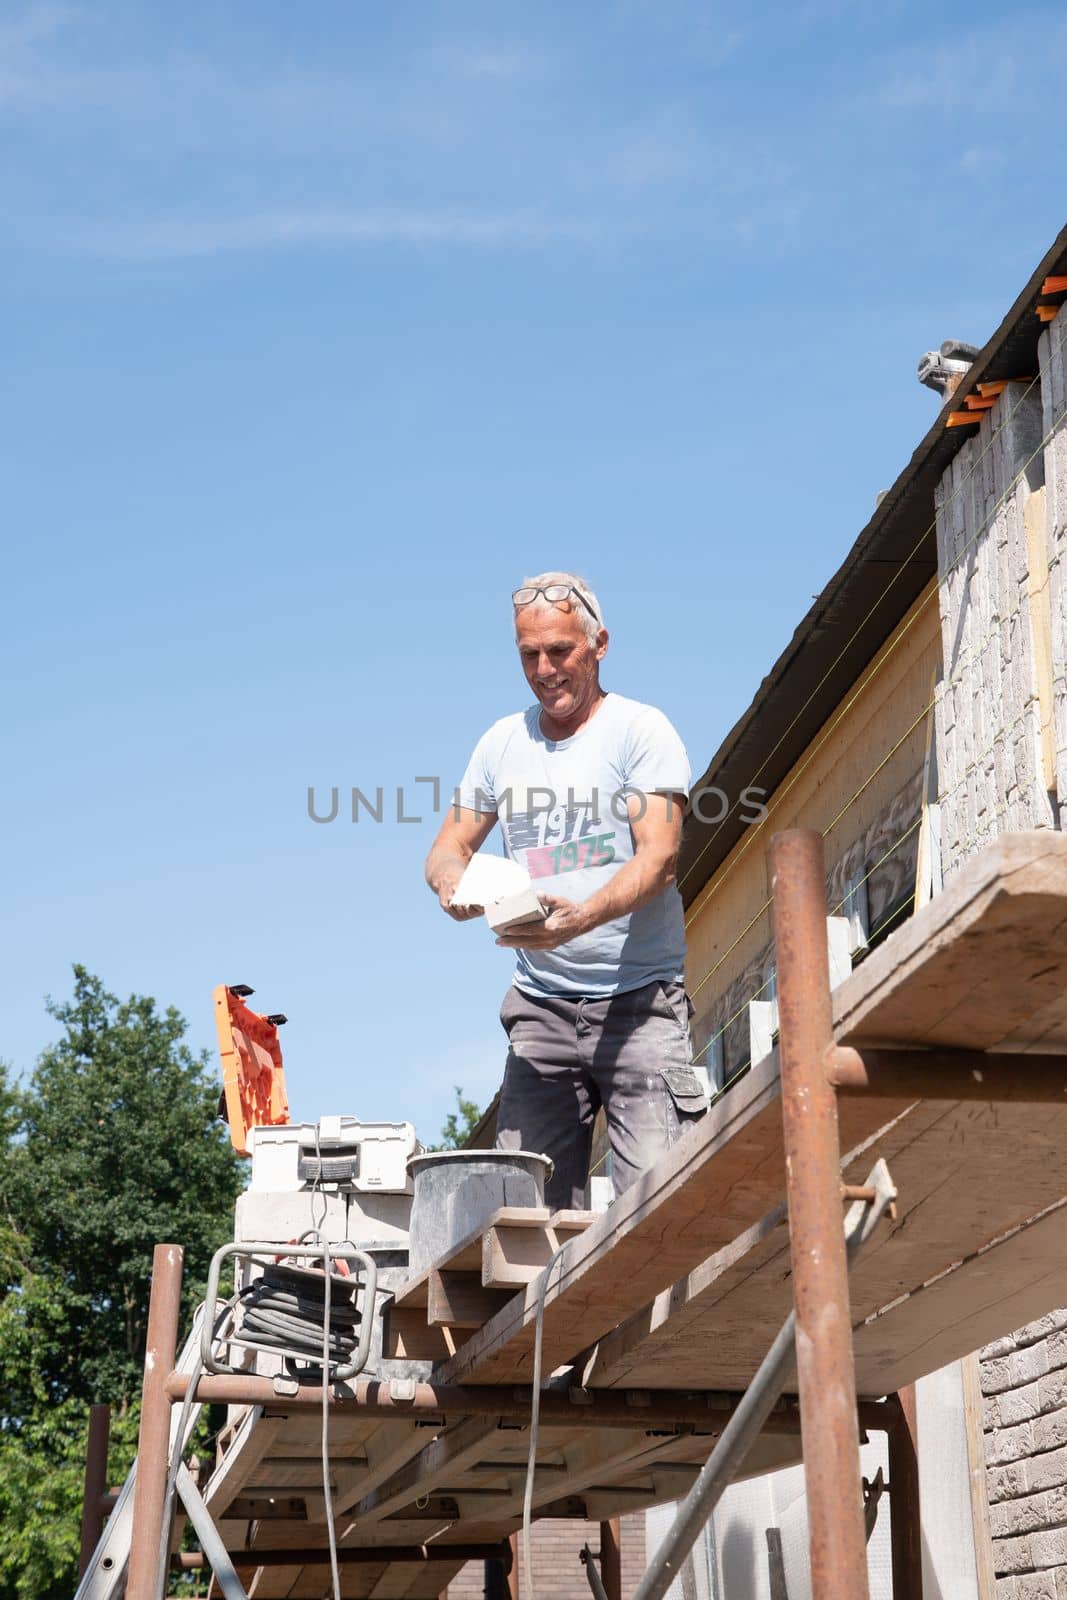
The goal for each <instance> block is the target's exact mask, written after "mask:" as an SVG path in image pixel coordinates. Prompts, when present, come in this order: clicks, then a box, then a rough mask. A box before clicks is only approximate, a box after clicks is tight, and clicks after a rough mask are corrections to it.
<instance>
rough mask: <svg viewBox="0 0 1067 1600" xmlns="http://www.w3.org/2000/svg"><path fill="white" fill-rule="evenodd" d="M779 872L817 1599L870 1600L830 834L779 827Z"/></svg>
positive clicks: (782, 1002) (783, 1037)
mask: <svg viewBox="0 0 1067 1600" xmlns="http://www.w3.org/2000/svg"><path fill="white" fill-rule="evenodd" d="M771 869H772V875H773V888H774V928H775V943H776V950H777V965H778V1057H779V1062H780V1065H781V1074H782V1119H783V1122H784V1127H785V1164H786V1192H787V1195H788V1200H789V1245H790V1255H791V1259H792V1266H793V1299H794V1303H795V1306H796V1324H797V1326H796V1353H797V1378H798V1388H799V1393H800V1432H801V1440H802V1445H803V1451H804V1482H805V1487H806V1489H807V1502H808V1527H809V1538H810V1545H811V1587H812V1593H813V1594H815V1595H817V1596H818V1600H868V1588H867V1546H866V1540H865V1536H864V1526H863V1495H862V1490H861V1476H860V1453H859V1433H858V1429H857V1426H856V1376H855V1370H854V1368H853V1363H852V1323H851V1316H850V1312H849V1295H848V1268H847V1263H846V1256H845V1239H844V1233H843V1231H842V1227H841V1149H840V1143H839V1140H838V1130H837V1098H836V1092H835V1090H834V1088H833V1086H832V1084H831V1083H830V1079H829V1076H828V1059H827V1058H828V1055H829V1052H830V1051H831V1049H832V1047H833V1029H832V1020H831V1010H830V961H829V953H828V949H827V932H826V888H825V865H824V854H823V841H822V835H821V834H820V833H818V832H816V831H815V830H812V829H807V828H805V829H792V830H790V831H788V832H785V833H780V834H777V835H776V836H775V838H774V839H772V841H771Z"/></svg>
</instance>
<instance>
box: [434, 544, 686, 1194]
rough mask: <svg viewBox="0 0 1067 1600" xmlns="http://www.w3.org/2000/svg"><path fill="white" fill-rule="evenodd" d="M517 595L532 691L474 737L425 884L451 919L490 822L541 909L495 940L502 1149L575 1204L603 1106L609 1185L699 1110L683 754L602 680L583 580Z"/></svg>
mask: <svg viewBox="0 0 1067 1600" xmlns="http://www.w3.org/2000/svg"><path fill="white" fill-rule="evenodd" d="M512 600H513V604H514V609H515V639H516V643H517V645H518V649H519V659H520V661H521V663H522V668H523V672H524V673H525V675H526V681H527V683H528V684H529V685H530V688H531V689H532V690H533V692H534V695H535V696H536V700H537V703H536V704H535V705H533V706H531V707H530V708H529V710H527V711H523V712H518V713H516V714H515V715H514V716H510V717H504V718H503V719H502V720H501V721H500V722H497V723H494V725H493V726H492V727H491V728H490V729H489V730H488V732H487V733H485V734H484V735H483V736H482V738H481V739H479V741H478V744H477V745H476V747H475V750H474V754H473V755H472V757H471V760H470V763H469V765H468V767H467V771H466V773H465V774H464V777H463V781H462V783H461V784H460V790H459V804H458V805H457V806H456V807H455V808H453V810H452V811H451V812H450V813H449V816H448V819H447V821H446V822H445V823H444V825H443V826H442V828H441V831H440V833H439V834H438V836H437V839H436V841H435V842H434V846H433V848H432V850H431V851H430V854H429V857H428V858H427V862H426V879H427V882H428V883H429V885H430V887H431V888H432V889H433V890H434V891H435V892H436V894H437V896H438V898H439V900H440V902H441V905H442V907H443V909H444V910H445V911H447V912H448V914H449V916H452V917H455V918H456V919H457V920H463V919H465V918H466V917H468V916H476V915H478V914H479V911H478V909H477V908H473V909H470V910H459V909H457V908H456V907H454V906H453V905H452V903H451V902H452V896H453V894H454V892H455V889H456V885H457V884H458V882H459V880H460V877H461V876H462V874H463V871H464V868H465V867H466V865H467V862H468V861H469V860H470V858H471V856H472V855H473V853H474V852H475V851H476V850H477V849H478V848H479V847H480V846H481V845H482V844H483V843H484V842H485V840H486V839H487V838H488V836H489V833H490V832H491V831H492V828H493V826H494V824H495V823H496V822H497V821H498V820H499V821H500V822H501V826H502V831H503V835H504V844H505V849H506V851H507V854H508V855H509V856H510V857H511V858H512V859H513V860H515V861H517V862H518V863H519V864H520V865H522V866H524V867H525V868H526V870H527V872H528V873H529V874H530V877H531V878H532V879H533V882H534V887H535V889H536V890H537V892H538V895H539V896H540V899H541V900H542V902H543V903H544V904H545V905H546V906H547V907H548V908H549V911H550V914H549V916H548V917H547V919H546V920H545V921H544V922H543V923H541V924H535V925H533V926H531V927H522V928H517V929H516V930H515V932H514V933H512V934H511V935H509V936H506V937H501V938H500V939H498V940H497V943H498V944H501V945H504V946H506V947H508V948H509V949H513V950H516V951H517V952H518V965H517V967H516V971H515V977H514V981H513V983H512V987H511V989H510V990H509V991H508V994H507V996H506V997H505V1000H504V1004H503V1006H502V1007H501V1012H500V1020H501V1022H502V1023H503V1025H504V1028H505V1029H506V1031H507V1034H508V1040H509V1045H510V1048H509V1050H508V1057H507V1065H506V1068H505V1073H504V1085H503V1089H502V1091H501V1100H500V1111H499V1115H498V1118H497V1145H498V1147H501V1148H504V1149H525V1150H540V1151H543V1152H544V1153H545V1154H546V1155H548V1156H551V1158H552V1160H553V1162H554V1164H555V1173H554V1175H553V1177H552V1179H551V1180H550V1182H549V1185H548V1188H547V1190H546V1200H547V1202H548V1204H549V1205H550V1206H552V1207H571V1206H581V1205H582V1203H583V1197H584V1193H585V1186H586V1179H587V1175H588V1166H589V1147H590V1140H591V1137H592V1129H593V1119H594V1117H595V1116H596V1112H597V1109H598V1107H599V1106H601V1105H602V1106H603V1107H604V1112H605V1116H606V1119H607V1129H608V1137H609V1140H610V1143H611V1149H612V1156H613V1176H614V1181H615V1190H616V1193H619V1194H621V1193H622V1192H623V1191H624V1190H625V1189H627V1188H628V1187H629V1186H630V1184H631V1183H632V1182H633V1181H634V1179H635V1178H636V1177H637V1176H638V1174H639V1173H640V1172H642V1171H643V1170H644V1169H645V1168H646V1167H647V1166H649V1165H650V1163H651V1162H652V1161H654V1160H655V1158H656V1156H657V1155H658V1154H660V1152H661V1151H663V1150H665V1149H666V1148H667V1147H668V1146H670V1145H671V1144H673V1143H674V1142H675V1140H676V1139H678V1138H679V1137H680V1135H681V1134H682V1133H683V1132H684V1131H685V1130H686V1129H687V1128H688V1127H689V1126H690V1125H691V1124H692V1123H693V1122H695V1121H696V1120H697V1119H698V1118H699V1117H700V1116H702V1115H703V1113H704V1111H705V1109H706V1101H705V1097H704V1092H703V1089H702V1087H701V1085H700V1082H699V1080H698V1078H697V1076H696V1074H695V1073H694V1071H693V1068H692V1064H691V1054H690V1043H689V1011H690V1007H689V1002H688V999H687V997H686V994H685V990H684V988H683V963H684V959H685V931H684V925H683V920H682V902H681V897H680V896H679V894H678V891H677V889H676V888H675V884H674V867H675V861H676V858H677V854H678V843H679V838H680V835H681V826H682V814H683V810H684V806H685V797H686V794H687V792H688V788H689V762H688V759H687V757H686V753H685V748H684V746H683V744H682V742H681V740H680V739H679V737H678V735H677V733H676V732H675V730H674V729H673V727H672V726H671V724H670V723H669V722H668V721H667V718H666V717H665V716H664V715H663V713H662V712H661V711H657V710H656V709H655V708H654V707H653V706H646V705H642V704H640V703H639V702H638V701H636V700H628V699H625V698H624V697H623V696H622V695H618V694H614V693H612V692H610V691H608V690H605V689H603V688H602V687H601V684H600V663H601V661H602V660H603V658H604V656H605V654H606V653H607V648H608V634H607V630H606V628H605V627H604V624H603V620H602V618H601V613H600V606H599V605H598V603H597V599H596V596H595V595H594V594H593V591H592V590H591V589H590V588H589V586H588V585H587V584H585V583H584V582H582V580H581V579H580V578H577V577H575V576H574V574H573V573H568V572H545V573H541V574H540V575H539V576H538V577H535V578H528V579H526V581H525V582H524V583H523V585H522V586H521V587H520V588H519V589H517V590H516V591H515V593H514V595H513V596H512Z"/></svg>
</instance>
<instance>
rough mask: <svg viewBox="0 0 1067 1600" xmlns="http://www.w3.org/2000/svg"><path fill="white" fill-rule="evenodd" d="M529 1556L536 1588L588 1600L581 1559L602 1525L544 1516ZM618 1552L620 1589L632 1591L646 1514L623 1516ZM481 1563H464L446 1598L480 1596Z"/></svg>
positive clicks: (568, 1599) (639, 1569) (475, 1599)
mask: <svg viewBox="0 0 1067 1600" xmlns="http://www.w3.org/2000/svg"><path fill="white" fill-rule="evenodd" d="M530 1540H531V1544H530V1556H531V1564H532V1566H533V1579H534V1586H535V1588H536V1589H537V1591H538V1593H539V1594H545V1595H551V1597H552V1600H591V1595H592V1591H591V1590H590V1588H589V1580H588V1578H587V1577H586V1575H585V1567H584V1566H583V1565H582V1563H581V1560H580V1559H579V1553H580V1551H581V1548H582V1546H583V1545H585V1544H588V1545H589V1546H590V1548H591V1549H592V1550H594V1551H597V1550H599V1548H600V1525H599V1523H596V1522H578V1521H572V1520H570V1519H568V1518H558V1517H546V1518H545V1519H544V1520H543V1521H541V1522H535V1523H534V1525H533V1527H532V1528H531V1530H530ZM619 1551H620V1554H621V1557H622V1592H623V1594H624V1595H630V1594H633V1592H634V1590H635V1589H636V1588H637V1585H638V1583H639V1582H640V1581H641V1578H642V1576H643V1574H644V1570H645V1514H644V1512H643V1511H635V1512H633V1513H632V1515H630V1516H627V1517H622V1518H621V1519H620V1526H619ZM518 1566H519V1579H518V1581H519V1600H526V1582H525V1579H524V1577H523V1573H522V1535H521V1533H520V1535H519V1553H518ZM484 1595H485V1562H484V1561H468V1562H467V1565H466V1566H465V1567H464V1568H463V1569H462V1571H461V1572H459V1573H457V1575H456V1577H454V1578H453V1579H452V1582H451V1583H450V1584H449V1586H448V1600H483V1596H484Z"/></svg>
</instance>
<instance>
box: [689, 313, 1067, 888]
mask: <svg viewBox="0 0 1067 1600" xmlns="http://www.w3.org/2000/svg"><path fill="white" fill-rule="evenodd" d="M1065 339H1067V324H1065V326H1064V331H1063V333H1062V334H1061V336H1060V338H1059V339H1058V341H1057V344H1056V350H1055V352H1053V353H1058V351H1059V350H1060V349H1061V348H1062V346H1063V343H1064V340H1065ZM1040 381H1041V380H1040V374H1038V375H1037V376H1035V377H1033V378H1031V380H1030V382H1029V383H1028V384H1027V385H1026V387H1025V389H1024V390H1023V392H1022V394H1021V395H1020V396H1019V398H1018V400H1017V401H1016V403H1015V405H1014V406H1013V407H1012V408H1011V410H1010V411H1009V412H1007V413H1006V414H1005V415H1004V416H1003V417H1002V418H1001V419H1000V421H999V422H998V424H997V426H996V427H994V428H992V429H991V431H990V435H989V440H988V443H987V444H986V445H985V447H984V449H983V450H982V451H981V452H980V454H979V455H978V457H977V458H976V460H975V461H974V462H973V463H972V465H971V468H970V470H969V471H968V473H967V475H966V477H964V478H963V480H962V481H961V482H960V483H959V484H958V485H957V486H956V488H955V489H953V491H952V493H951V495H950V496H949V498H948V499H947V500H946V501H945V502H944V505H943V507H942V514H943V512H944V509H945V508H946V507H947V506H949V505H951V504H952V502H953V501H954V500H955V499H956V498H957V496H959V495H960V494H961V493H962V491H963V489H964V488H965V487H966V485H967V484H968V483H969V482H970V480H971V478H972V477H974V475H975V473H976V472H977V471H978V468H979V466H980V465H981V464H982V462H983V461H984V460H985V458H986V456H987V455H988V454H989V452H990V451H991V450H992V448H993V443H994V441H995V440H996V439H997V438H999V436H1000V434H1001V433H1003V431H1004V429H1005V428H1006V427H1007V425H1008V423H1009V422H1010V421H1011V420H1012V418H1013V417H1014V416H1015V414H1016V412H1017V411H1018V410H1019V408H1020V407H1021V406H1022V404H1023V402H1024V401H1025V400H1026V398H1027V396H1028V395H1029V394H1030V391H1031V390H1032V389H1033V388H1034V386H1035V385H1039V384H1040ZM1064 415H1067V412H1065V413H1061V415H1060V416H1059V417H1058V418H1056V419H1055V420H1054V422H1053V424H1052V426H1051V428H1050V429H1049V430H1048V432H1047V433H1046V434H1045V436H1044V437H1043V438H1042V440H1041V441H1040V443H1039V444H1038V446H1037V449H1036V450H1035V451H1034V453H1033V455H1031V456H1030V458H1029V460H1028V461H1027V462H1026V463H1025V464H1024V466H1023V467H1022V469H1021V470H1020V472H1018V473H1017V474H1016V476H1015V477H1014V478H1013V479H1012V482H1011V484H1010V485H1009V486H1008V488H1007V489H1006V491H1005V493H1004V495H1003V496H1002V497H1001V499H1000V500H999V501H998V502H997V503H996V505H995V506H994V507H993V509H992V511H991V512H990V515H989V519H988V521H989V522H992V520H993V518H994V517H995V516H996V514H997V512H998V511H999V510H1000V508H1001V506H1002V505H1003V504H1004V502H1005V501H1006V500H1007V499H1008V496H1009V495H1010V494H1011V493H1013V492H1014V489H1015V487H1016V485H1017V484H1018V483H1019V481H1020V479H1021V477H1022V475H1023V473H1024V472H1025V471H1026V468H1027V467H1028V466H1029V465H1030V464H1031V462H1033V460H1034V459H1035V458H1036V456H1037V455H1038V454H1039V453H1040V452H1041V451H1042V450H1044V448H1045V446H1046V444H1047V443H1048V442H1049V440H1050V439H1051V438H1052V436H1053V434H1054V433H1055V432H1056V429H1057V428H1058V426H1059V424H1060V422H1062V421H1063V417H1064ZM976 437H977V435H976ZM946 470H947V469H946ZM986 526H988V524H985V525H983V526H981V527H979V528H977V529H976V530H975V532H974V534H973V535H972V536H971V538H970V539H968V541H967V543H966V544H965V545H964V546H963V547H962V549H961V550H960V552H959V555H958V556H957V558H956V560H955V561H954V562H953V563H952V566H950V567H949V568H948V569H947V572H951V571H952V570H953V569H954V568H955V567H956V565H958V563H959V561H960V560H961V559H962V557H963V555H964V554H965V552H966V551H967V550H968V549H969V548H970V546H971V544H973V543H974V541H975V540H976V539H977V538H978V537H979V536H980V535H981V533H983V532H984V531H985V529H986ZM936 528H937V517H936V515H935V517H934V520H933V521H932V522H931V523H930V524H929V525H928V527H927V528H926V529H925V531H924V532H923V533H922V534H921V535H920V537H919V539H918V540H917V542H916V544H915V545H914V547H913V548H912V550H911V551H910V552H909V554H908V555H907V556H906V557H905V560H904V562H902V563H901V565H900V566H899V567H898V569H897V571H896V572H895V573H894V575H893V577H892V578H890V580H889V582H888V583H887V584H886V586H885V588H884V589H883V590H882V592H881V594H880V595H879V596H878V598H877V599H876V601H875V602H874V605H873V606H872V607H871V609H870V610H869V611H868V612H867V614H866V616H865V617H863V618H862V619H861V621H860V623H859V624H858V626H857V628H856V630H855V632H854V633H852V634H851V636H850V637H849V638H848V639H847V640H846V642H845V644H844V645H843V646H842V647H841V650H840V651H839V652H838V654H837V655H836V656H835V657H834V660H833V661H832V662H831V663H830V665H829V666H828V667H827V669H826V671H825V672H824V673H823V676H822V677H821V678H820V679H819V682H818V683H817V684H816V685H815V687H814V689H813V690H812V691H811V694H809V696H808V698H807V699H806V700H805V701H804V703H803V705H801V706H800V707H799V708H798V710H797V712H796V715H795V716H794V717H793V720H792V722H790V723H789V725H788V727H786V728H785V729H784V731H783V732H782V734H781V736H780V738H779V739H778V741H777V743H776V744H775V745H774V746H773V747H772V748H771V750H770V751H768V753H767V755H766V756H765V757H764V758H763V761H762V762H761V764H760V766H759V767H758V768H757V770H756V772H755V773H754V774H753V776H752V778H750V780H749V783H748V784H747V785H745V788H748V787H751V786H752V785H753V784H754V783H755V780H756V778H758V777H759V775H760V773H761V772H762V771H763V769H764V767H765V766H766V765H767V762H768V761H769V760H770V759H771V757H772V756H773V755H774V754H775V752H776V751H777V750H778V748H779V747H780V745H781V744H782V742H783V740H784V739H785V738H786V737H787V736H788V735H789V733H790V732H791V731H792V729H793V728H794V727H795V726H796V724H797V722H798V721H799V719H800V717H801V716H802V715H803V713H804V712H805V710H806V709H807V707H808V706H809V705H810V703H811V701H812V700H813V699H814V697H815V695H816V694H818V692H819V690H820V689H821V688H822V686H823V684H824V683H825V682H826V680H827V678H828V677H829V676H830V674H831V673H832V672H833V670H834V668H835V667H836V666H837V664H838V662H839V661H840V660H841V658H842V656H844V654H845V653H846V651H848V650H849V649H850V647H851V646H852V644H853V643H854V642H855V640H856V639H857V638H858V637H859V635H860V633H861V632H862V630H863V629H864V628H865V627H866V625H867V623H868V622H869V621H870V619H871V617H872V616H873V615H874V613H875V611H876V610H877V609H878V607H879V605H881V603H882V601H883V600H884V599H885V597H886V595H887V594H888V593H889V591H890V590H891V589H892V587H893V585H894V584H895V583H896V582H897V581H898V580H899V578H900V575H901V573H902V572H903V571H904V569H905V566H906V565H907V562H909V561H910V560H911V559H912V557H913V556H914V555H915V553H916V551H918V550H919V549H920V548H921V547H922V545H923V544H924V543H925V541H926V540H927V539H928V538H929V536H930V534H931V533H933V532H935V530H936ZM947 572H946V574H945V575H946V576H947ZM940 581H941V579H940V576H939V582H940ZM937 592H938V590H937V589H936V588H935V589H933V590H932V591H931V594H930V595H928V596H927V599H926V600H924V601H923V602H922V604H921V606H920V607H919V611H918V612H916V614H915V616H914V617H913V618H912V619H911V621H912V622H914V621H915V620H917V617H918V615H919V613H920V612H921V611H922V610H924V609H925V607H926V605H927V604H928V602H929V600H930V599H932V598H933V595H934V594H936V593H937ZM908 626H910V623H909V624H908ZM903 631H907V630H906V629H905V630H903ZM892 648H895V643H894V645H893V646H892V647H891V649H890V650H889V651H887V653H886V655H885V656H884V657H883V658H882V660H881V661H880V662H879V663H878V666H877V668H876V669H875V670H881V668H882V667H883V666H884V665H885V662H886V660H888V657H889V655H890V654H891V653H892ZM873 675H874V674H873V672H872V674H871V676H872V677H873ZM868 681H869V679H868ZM733 809H734V807H733V806H731V807H730V810H729V811H728V812H727V813H726V815H725V816H724V817H723V818H722V819H721V820H720V822H719V824H718V826H717V827H716V829H715V832H714V833H713V834H712V836H711V838H710V839H709V840H708V841H707V842H706V844H705V845H704V847H703V849H702V850H701V851H700V853H699V854H698V855H697V857H696V859H695V860H694V861H693V862H691V863H690V865H689V867H688V868H687V870H686V872H685V874H684V876H683V877H682V880H681V882H680V883H679V886H678V887H679V888H682V887H683V886H684V884H685V883H686V881H687V880H688V878H689V877H690V876H691V875H692V873H693V872H694V871H695V870H696V868H697V866H698V865H699V864H700V862H701V861H702V859H703V858H704V856H705V855H706V853H707V852H708V850H710V848H711V846H712V845H713V844H714V842H715V840H716V839H717V838H718V836H719V833H720V832H721V831H722V829H723V827H724V826H725V824H726V821H727V818H728V817H729V816H730V815H731V814H732V812H733ZM764 820H766V819H764ZM757 826H758V827H762V826H763V824H762V823H760V824H758V825H757ZM693 909H694V914H695V912H696V911H697V910H698V909H701V908H700V907H696V906H695V907H694V908H693Z"/></svg>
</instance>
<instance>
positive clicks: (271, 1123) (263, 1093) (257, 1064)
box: [214, 983, 290, 1156]
mask: <svg viewBox="0 0 1067 1600" xmlns="http://www.w3.org/2000/svg"><path fill="white" fill-rule="evenodd" d="M247 993H249V994H250V993H251V990H248V991H247ZM214 1000H215V1027H216V1029H217V1030H218V1036H219V1054H220V1055H221V1057H222V1086H223V1097H224V1099H225V1102H226V1120H227V1121H228V1123H229V1125H230V1141H231V1143H232V1144H233V1147H234V1149H235V1150H236V1151H237V1154H238V1155H241V1156H247V1155H249V1154H250V1151H249V1149H248V1135H249V1132H250V1131H251V1129H252V1128H275V1127H278V1126H280V1125H282V1124H284V1123H287V1122H288V1121H289V1120H290V1119H289V1101H288V1098H287V1096H286V1093H285V1072H284V1070H283V1067H282V1047H281V1044H280V1043H279V1041H278V1024H277V1022H275V1021H272V1020H271V1018H270V1017H262V1016H260V1015H259V1013H258V1012H257V1011H250V1010H249V1009H248V1007H247V1006H246V1005H245V1003H244V1001H243V1000H242V998H241V996H240V995H239V994H235V993H234V991H233V990H232V989H231V988H229V987H228V986H227V985H226V984H225V983H220V984H219V986H218V988H217V989H216V990H215V991H214ZM284 1020H285V1019H284V1017H283V1018H281V1021H283V1022H284Z"/></svg>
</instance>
